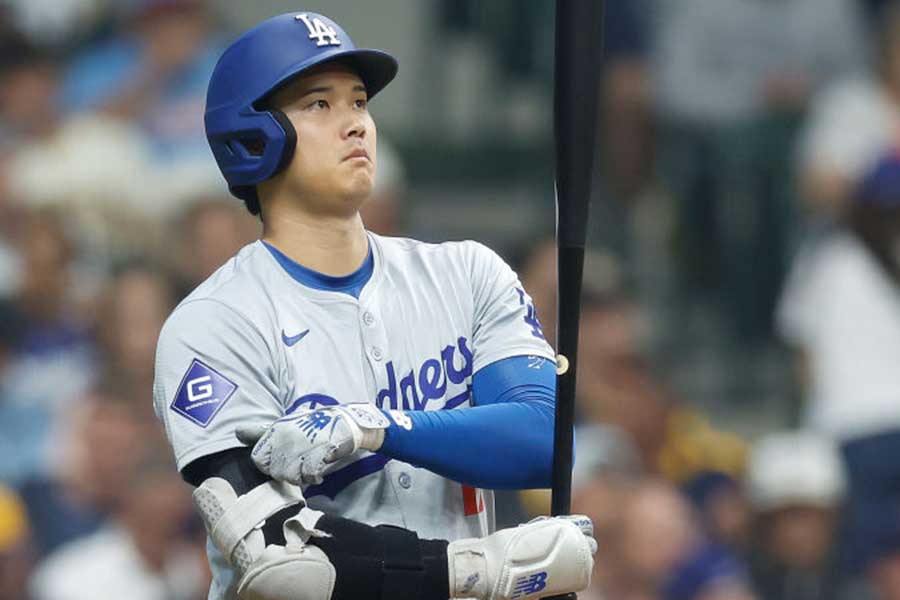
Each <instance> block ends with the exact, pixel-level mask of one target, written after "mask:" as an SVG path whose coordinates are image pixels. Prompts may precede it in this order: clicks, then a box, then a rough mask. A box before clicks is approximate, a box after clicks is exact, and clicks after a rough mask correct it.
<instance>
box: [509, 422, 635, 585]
mask: <svg viewBox="0 0 900 600" xmlns="http://www.w3.org/2000/svg"><path fill="white" fill-rule="evenodd" d="M575 452H576V458H575V464H574V465H573V466H574V472H573V474H572V510H573V512H576V513H578V514H585V515H587V516H589V517H590V518H591V521H592V522H593V524H594V537H595V538H596V539H597V541H598V548H597V555H596V556H595V557H594V573H593V576H592V580H593V583H592V586H591V590H590V591H588V592H585V593H579V594H578V597H579V598H583V599H584V600H590V599H593V598H597V597H599V596H598V594H599V593H600V590H601V588H603V585H604V582H606V581H607V580H609V578H610V577H612V576H613V574H614V572H615V569H616V567H617V554H616V552H615V548H616V544H617V543H618V536H619V535H620V530H621V522H622V512H623V510H624V508H625V504H626V502H627V501H628V499H629V494H630V492H631V491H632V490H633V488H634V486H635V485H636V484H637V482H638V481H639V477H640V465H639V462H638V457H637V453H636V450H635V448H634V446H633V444H632V443H631V440H630V438H629V437H628V436H627V435H626V434H625V433H624V432H622V431H619V430H618V429H616V428H615V427H611V426H607V425H586V426H582V427H579V428H578V430H577V432H576V444H575ZM534 494H535V492H534V491H529V492H528V495H527V496H526V500H531V504H534V499H533V498H530V497H531V496H533V495H534ZM546 501H547V502H548V504H547V506H548V507H549V499H546ZM526 506H529V504H528V503H526ZM529 508H531V509H532V510H533V511H534V512H535V513H536V512H546V507H545V508H543V509H542V510H535V508H534V507H533V506H529Z"/></svg>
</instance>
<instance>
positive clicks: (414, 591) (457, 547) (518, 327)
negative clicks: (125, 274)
mask: <svg viewBox="0 0 900 600" xmlns="http://www.w3.org/2000/svg"><path fill="white" fill-rule="evenodd" d="M396 72H397V62H396V60H395V59H394V58H393V57H391V56H390V55H388V54H386V53H384V52H381V51H378V50H368V49H357V48H356V47H355V46H354V45H353V42H352V41H351V40H350V38H349V37H348V36H347V34H346V33H345V32H344V31H343V30H342V29H341V28H340V27H339V26H338V25H337V24H336V23H334V22H333V21H331V20H330V19H328V18H327V17H324V16H322V15H319V14H314V13H310V12H301V13H291V14H285V15H281V16H277V17H274V18H272V19H269V20H267V21H265V22H263V23H261V24H260V25H258V26H257V27H255V28H253V29H251V30H250V31H248V32H247V33H245V34H244V35H243V36H241V37H240V38H238V39H237V40H236V41H235V42H234V43H232V44H231V46H229V47H228V48H227V49H226V51H225V52H224V54H223V55H222V57H221V59H220V60H219V63H218V64H217V66H216V68H215V71H214V73H213V75H212V80H211V82H210V86H209V92H208V96H207V107H206V117H205V124H206V132H207V137H208V139H209V142H210V145H211V147H212V150H213V153H214V155H215V157H216V160H217V162H218V165H219V167H220V169H221V171H222V173H223V175H224V177H225V179H226V181H227V182H228V186H229V189H230V190H231V192H232V193H233V194H234V195H235V196H237V197H238V198H241V199H242V200H244V202H245V204H246V206H247V208H248V210H250V212H251V213H253V214H256V215H259V217H260V219H261V220H262V223H263V236H262V239H261V240H259V241H256V242H254V243H252V244H250V245H248V246H246V247H244V248H243V249H242V250H241V251H240V252H239V253H238V254H237V255H236V256H235V257H234V258H232V259H231V260H230V261H229V262H228V263H226V264H225V265H224V266H223V267H222V268H220V269H219V270H218V271H217V272H216V273H214V274H213V275H212V276H211V277H210V278H209V279H208V280H207V281H205V282H204V283H202V284H201V285H200V286H199V287H198V288H197V289H196V290H195V291H194V292H193V293H192V294H190V295H189V296H188V297H187V298H186V299H185V300H184V301H183V302H182V303H181V304H180V305H179V306H178V307H177V308H176V309H175V311H174V312H173V313H172V315H171V316H170V317H169V319H168V321H167V322H166V325H165V326H164V328H163V331H162V333H161V335H160V339H159V343H158V347H157V359H156V380H155V385H154V405H155V409H156V412H157V414H158V416H159V417H160V419H161V420H162V421H163V422H164V424H165V428H166V432H167V435H168V437H169V440H170V442H171V443H172V446H173V448H174V450H175V454H176V459H177V463H178V468H179V469H180V470H181V472H182V474H183V476H184V478H185V479H186V480H187V481H188V482H190V483H191V484H193V485H195V486H197V490H196V491H195V494H194V497H195V503H196V505H197V507H198V509H199V511H200V513H201V515H202V517H203V519H204V521H205V523H206V525H207V529H208V531H209V535H210V542H211V543H210V544H209V555H210V563H211V565H212V568H213V573H214V577H213V585H212V589H211V591H210V598H214V599H218V598H225V597H233V596H234V595H236V596H237V597H239V598H242V599H245V600H246V599H250V598H252V599H263V600H301V599H302V600H305V599H322V600H325V599H328V598H335V599H337V600H342V599H356V598H384V599H388V598H391V599H395V598H399V599H406V598H410V599H415V598H423V599H426V600H442V599H444V598H447V597H454V598H456V597H475V598H536V597H541V596H549V595H552V594H556V593H562V592H567V591H574V590H578V589H583V588H584V587H585V586H586V585H587V583H588V581H589V573H590V570H591V566H592V563H593V560H592V554H593V550H594V548H595V547H596V545H595V543H594V541H593V539H592V538H591V526H590V522H589V521H588V520H587V519H586V518H583V517H571V518H555V519H542V520H538V521H536V522H531V523H528V524H526V525H522V526H520V527H517V528H513V529H510V530H502V531H499V532H496V533H494V534H490V532H491V531H492V530H493V526H494V523H493V497H492V494H491V492H490V491H487V490H491V489H498V488H508V489H519V488H533V487H548V486H549V482H550V471H551V464H552V450H553V448H552V430H553V414H554V406H553V403H554V391H555V390H554V388H555V381H556V373H555V361H554V355H553V352H552V350H551V348H550V346H549V345H548V344H547V342H546V340H545V339H544V336H543V333H542V330H541V326H540V323H539V321H538V319H537V315H536V314H535V310H534V306H533V303H532V302H531V299H530V297H529V296H528V294H527V293H526V292H525V291H524V289H523V288H522V286H521V284H520V283H519V281H518V278H517V277H516V275H515V274H514V273H513V271H512V270H511V269H510V268H509V267H508V266H507V265H506V264H505V263H504V262H503V260H502V259H500V258H499V257H498V256H497V255H496V254H494V253H493V252H492V251H490V250H489V249H488V248H486V247H484V246H482V245H480V244H477V243H475V242H460V243H445V244H437V245H434V244H425V243H421V242H417V241H414V240H409V239H400V238H386V237H380V236H377V235H374V234H372V233H370V232H367V231H366V230H365V228H364V226H363V223H362V221H361V219H360V217H359V207H360V206H361V205H362V203H363V202H364V201H365V199H366V197H367V196H368V195H369V193H370V192H371V190H372V184H373V179H374V173H375V165H376V160H377V157H376V144H375V140H376V129H375V124H374V122H373V120H372V117H371V115H370V114H369V111H368V102H369V100H370V99H371V98H372V97H374V96H375V95H376V94H377V93H378V92H379V91H380V90H381V89H383V88H384V86H385V85H387V84H388V82H390V81H391V79H393V77H394V76H395V74H396ZM373 525H378V526H377V527H373ZM414 532H415V533H414ZM418 536H422V538H423V539H419V537H418ZM485 536H486V537H485ZM447 540H454V541H452V542H448V541H447Z"/></svg>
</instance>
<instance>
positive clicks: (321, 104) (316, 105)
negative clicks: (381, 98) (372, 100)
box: [306, 98, 369, 110]
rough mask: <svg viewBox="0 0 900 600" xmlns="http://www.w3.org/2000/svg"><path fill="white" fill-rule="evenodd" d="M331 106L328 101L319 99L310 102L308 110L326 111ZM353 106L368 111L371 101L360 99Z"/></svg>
mask: <svg viewBox="0 0 900 600" xmlns="http://www.w3.org/2000/svg"><path fill="white" fill-rule="evenodd" d="M330 106H331V105H329V104H328V100H324V99H319V100H313V101H312V102H310V103H309V104H308V105H307V106H306V108H307V109H310V110H325V109H326V108H330ZM353 106H354V107H356V108H361V109H366V108H368V106H369V101H368V100H367V99H365V98H359V99H357V100H354V101H353Z"/></svg>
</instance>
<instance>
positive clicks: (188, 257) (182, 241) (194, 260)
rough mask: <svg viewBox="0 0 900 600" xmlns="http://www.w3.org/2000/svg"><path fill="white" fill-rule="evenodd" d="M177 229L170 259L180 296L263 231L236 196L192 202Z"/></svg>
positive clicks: (188, 291)
mask: <svg viewBox="0 0 900 600" xmlns="http://www.w3.org/2000/svg"><path fill="white" fill-rule="evenodd" d="M175 230H176V231H177V232H178V244H177V249H176V250H177V253H176V254H175V255H174V256H170V257H169V259H170V260H171V261H173V263H174V267H175V270H176V271H177V273H178V278H179V280H178V286H177V287H178V289H177V296H178V298H179V299H181V298H184V297H185V296H187V295H188V294H189V293H191V292H192V291H193V290H194V288H195V287H197V286H198V285H200V284H201V283H202V282H203V281H205V280H206V278H207V277H209V276H210V275H212V274H213V272H215V271H216V269H218V268H219V267H221V266H222V265H224V264H225V263H226V262H227V261H228V260H229V259H230V258H231V257H232V256H234V255H235V254H237V252H238V250H240V249H241V248H242V247H243V246H245V245H246V244H249V243H250V242H252V241H253V240H255V239H257V238H258V237H259V235H260V233H261V231H260V226H259V221H258V220H256V219H255V218H254V217H253V216H251V215H250V214H249V213H248V212H247V211H246V209H245V208H244V207H243V206H242V205H241V204H240V202H237V201H235V199H234V198H221V199H210V200H206V201H203V200H201V201H197V202H192V203H191V204H189V205H188V207H187V208H186V209H185V210H184V212H183V214H182V215H181V217H180V218H179V220H178V223H177V225H176V228H175ZM154 345H155V342H154Z"/></svg>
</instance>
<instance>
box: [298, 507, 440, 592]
mask: <svg viewBox="0 0 900 600" xmlns="http://www.w3.org/2000/svg"><path fill="white" fill-rule="evenodd" d="M316 528H317V529H319V530H321V531H324V532H326V533H328V534H330V536H331V537H319V538H311V539H310V541H309V543H310V544H313V545H315V546H318V547H319V548H320V549H322V551H323V552H325V554H326V555H327V556H328V559H329V560H330V561H331V563H332V564H333V565H334V568H335V570H336V571H337V581H336V582H335V587H334V593H333V594H332V596H331V597H332V600H357V599H358V598H372V599H373V600H397V599H400V598H402V599H404V600H406V599H408V600H447V598H448V597H449V594H450V592H449V581H448V580H449V572H448V568H447V543H448V542H447V541H445V540H420V539H419V537H418V536H417V535H416V534H415V532H413V531H410V530H408V529H403V528H400V527H393V526H390V525H379V526H378V527H371V526H369V525H364V524H362V523H359V522H356V521H350V520H348V519H342V518H339V517H332V516H329V515H325V516H323V517H322V518H321V519H320V520H319V522H318V523H317V524H316Z"/></svg>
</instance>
